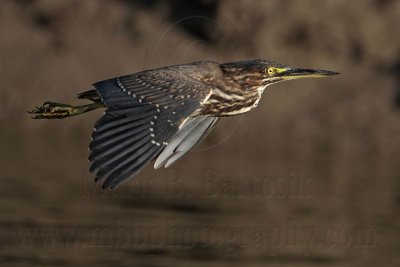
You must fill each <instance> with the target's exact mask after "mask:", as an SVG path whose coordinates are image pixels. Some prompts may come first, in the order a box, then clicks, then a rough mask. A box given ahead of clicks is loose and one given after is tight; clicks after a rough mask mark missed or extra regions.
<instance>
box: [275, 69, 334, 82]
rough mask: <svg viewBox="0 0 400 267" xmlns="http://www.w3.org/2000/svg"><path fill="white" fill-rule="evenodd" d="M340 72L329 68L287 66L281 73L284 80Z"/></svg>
mask: <svg viewBox="0 0 400 267" xmlns="http://www.w3.org/2000/svg"><path fill="white" fill-rule="evenodd" d="M338 74H340V73H339V72H334V71H329V70H314V69H300V68H287V69H286V71H284V72H282V73H281V76H282V77H283V79H284V80H293V79H300V78H322V77H327V76H333V75H338Z"/></svg>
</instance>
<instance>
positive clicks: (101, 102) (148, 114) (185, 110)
mask: <svg viewBox="0 0 400 267" xmlns="http://www.w3.org/2000/svg"><path fill="white" fill-rule="evenodd" d="M336 74H338V73H337V72H333V71H326V70H315V69H303V68H293V67H288V66H285V65H282V64H278V63H275V62H271V61H267V60H249V61H238V62H229V63H223V64H219V63H217V62H211V61H201V62H194V63H190V64H182V65H175V66H168V67H163V68H158V69H152V70H145V71H141V72H137V73H133V74H129V75H125V76H121V77H117V78H112V79H108V80H104V81H100V82H96V83H94V84H93V87H94V89H92V90H89V91H86V92H83V93H80V94H78V98H79V99H86V100H90V101H91V102H92V103H90V104H87V105H82V106H72V105H68V104H62V103H55V102H45V103H44V104H43V105H42V106H40V107H37V108H35V109H34V110H32V111H30V112H29V113H31V114H32V117H33V118H34V119H63V118H67V117H71V116H76V115H80V114H83V113H85V112H88V111H91V110H94V109H97V108H106V111H105V113H104V115H103V116H102V117H101V118H100V119H99V120H98V121H97V122H96V124H95V126H94V129H93V133H92V141H91V143H90V145H89V150H90V154H89V161H90V162H91V166H90V172H93V173H95V175H96V178H95V180H96V181H100V180H104V182H103V184H102V187H103V188H111V189H113V188H115V187H116V186H118V185H119V184H121V183H122V182H124V181H126V180H127V179H129V178H131V177H133V176H135V175H136V174H137V173H138V172H139V171H140V170H141V169H143V168H144V167H145V166H146V165H147V164H148V163H149V162H150V161H153V160H155V163H154V168H156V169H157V168H160V167H162V166H164V167H168V166H170V165H171V164H173V163H174V162H176V161H177V160H178V159H179V158H181V157H182V156H183V155H184V154H185V153H187V152H188V151H189V150H191V149H192V148H193V147H194V146H196V145H197V144H199V143H200V142H201V141H202V140H203V139H204V138H205V137H206V136H207V134H208V133H209V132H210V131H211V130H212V128H213V127H214V126H215V124H216V123H217V122H218V120H220V119H221V118H223V117H226V116H235V115H239V114H242V113H245V112H247V111H249V110H251V109H253V108H255V107H257V105H258V102H259V101H260V98H261V96H262V94H263V92H264V90H265V88H266V87H268V86H269V85H271V84H275V83H278V82H282V81H289V80H294V79H299V78H314V77H326V76H331V75H336Z"/></svg>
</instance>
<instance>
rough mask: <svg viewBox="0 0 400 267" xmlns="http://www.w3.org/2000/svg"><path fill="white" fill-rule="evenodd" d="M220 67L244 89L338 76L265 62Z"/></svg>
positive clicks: (323, 71) (328, 72) (234, 63)
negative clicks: (296, 80)
mask: <svg viewBox="0 0 400 267" xmlns="http://www.w3.org/2000/svg"><path fill="white" fill-rule="evenodd" d="M221 66H222V69H223V71H224V73H225V75H227V76H229V77H230V78H231V79H233V80H235V81H236V82H238V83H239V84H241V85H242V86H245V87H248V86H251V87H255V86H256V87H260V86H261V87H266V86H268V85H271V84H274V83H278V82H282V81H289V80H294V79H300V78H320V77H327V76H332V75H337V74H339V73H338V72H333V71H327V70H316V69H303V68H295V67H289V66H285V65H282V64H279V63H275V62H271V61H267V60H249V61H238V62H231V63H224V64H222V65H221Z"/></svg>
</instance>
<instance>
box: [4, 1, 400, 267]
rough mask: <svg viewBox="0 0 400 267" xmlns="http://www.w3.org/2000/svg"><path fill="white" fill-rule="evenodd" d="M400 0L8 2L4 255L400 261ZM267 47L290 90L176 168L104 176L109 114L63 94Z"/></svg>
mask: <svg viewBox="0 0 400 267" xmlns="http://www.w3.org/2000/svg"><path fill="white" fill-rule="evenodd" d="M399 15H400V1H396V0H381V1H378V0H374V1H372V0H361V1H348V0H336V1H328V0H327V1H322V0H304V1H294V0H292V1H289V0H287V1H279V0H274V1H272V0H271V1H258V0H251V1H244V0H243V1H227V0H226V1H218V2H216V1H211V0H210V1H206V0H203V1H190V3H189V1H166V2H164V1H157V0H152V1H128V0H125V1H89V0H88V1H79V0H68V1H65V0H40V1H39V0H37V1H29V0H19V1H8V0H4V1H1V2H0V32H1V39H0V80H1V98H0V125H1V132H0V137H1V138H0V149H1V150H0V151H1V152H0V162H1V163H0V164H1V174H0V198H1V201H0V214H1V216H0V225H1V228H0V251H1V252H0V264H1V265H2V266H186V267H187V266H230V267H233V266H298V267H300V266H363V267H366V266H371V267H372V266H400V257H399V255H398V252H399V249H400V241H399V236H400V232H399V226H400V216H399V209H400V164H399V153H400V123H399V120H400V110H399V109H398V108H397V107H396V97H398V92H397V91H396V90H398V89H399V87H400V86H399V77H400V72H399V67H398V66H399V64H400V35H399V34H398V33H399V30H398V25H400V16H399ZM252 58H264V59H270V60H274V61H278V62H281V63H285V64H287V65H292V66H299V67H310V68H320V69H329V70H334V71H339V72H341V73H342V75H340V76H338V77H334V78H330V79H319V80H301V81H293V82H287V83H283V84H279V85H275V86H273V87H271V88H269V89H268V90H267V92H265V94H264V97H263V99H262V100H261V102H260V104H259V107H258V108H257V109H256V110H253V111H251V112H250V113H248V114H245V115H243V116H238V117H234V118H229V119H226V120H224V122H222V123H221V124H220V125H218V126H217V127H216V129H215V130H214V132H213V133H212V134H211V135H210V136H209V137H208V138H207V139H206V140H205V141H204V143H203V144H202V145H201V146H200V147H199V148H197V149H196V150H195V151H193V152H191V153H189V154H188V155H187V156H185V157H184V158H183V159H182V160H180V161H179V162H178V163H177V164H176V165H174V166H172V167H171V168H168V169H162V170H153V169H152V167H151V166H148V167H147V168H146V169H145V170H144V171H143V172H142V173H141V174H140V175H139V177H137V179H135V180H132V181H130V182H129V183H127V184H125V185H123V186H122V187H120V188H119V189H118V190H116V191H102V190H101V189H100V188H99V185H96V184H95V183H94V182H93V176H91V175H90V174H89V172H88V163H87V155H88V152H87V145H88V143H89V142H90V135H91V131H92V127H93V125H94V123H95V121H96V119H97V118H98V117H99V116H100V115H101V114H102V111H100V110H99V111H95V112H92V113H90V114H87V115H83V116H79V117H75V118H70V119H68V120H54V121H38V120H31V119H30V118H29V116H28V115H27V114H26V112H25V111H27V110H29V109H31V108H32V107H34V106H36V105H39V104H41V103H42V102H44V101H46V100H54V101H59V102H69V103H73V104H78V103H81V102H80V101H78V100H76V99H74V98H73V97H74V95H75V94H76V93H79V92H81V91H84V90H87V89H90V88H91V84H92V83H93V82H95V81H98V80H102V79H106V78H110V77H115V76H118V75H122V74H128V73H132V72H135V71H140V70H143V69H148V68H155V67H159V66H166V65H172V64H179V63H186V62H192V61H196V60H215V61H219V62H224V61H234V60H240V59H252Z"/></svg>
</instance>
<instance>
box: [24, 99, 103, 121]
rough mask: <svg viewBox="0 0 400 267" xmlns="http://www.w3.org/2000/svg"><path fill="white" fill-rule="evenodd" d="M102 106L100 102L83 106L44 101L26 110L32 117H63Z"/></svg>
mask: <svg viewBox="0 0 400 267" xmlns="http://www.w3.org/2000/svg"><path fill="white" fill-rule="evenodd" d="M102 107H105V106H104V104H103V103H101V102H94V103H93V104H88V105H83V106H71V105H68V104H63V103H55V102H45V103H44V104H43V105H42V106H41V107H36V108H35V109H33V110H32V111H28V113H30V114H33V116H32V118H33V119H64V118H67V117H72V116H76V115H80V114H83V113H85V112H88V111H91V110H94V109H97V108H102Z"/></svg>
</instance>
